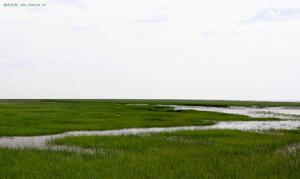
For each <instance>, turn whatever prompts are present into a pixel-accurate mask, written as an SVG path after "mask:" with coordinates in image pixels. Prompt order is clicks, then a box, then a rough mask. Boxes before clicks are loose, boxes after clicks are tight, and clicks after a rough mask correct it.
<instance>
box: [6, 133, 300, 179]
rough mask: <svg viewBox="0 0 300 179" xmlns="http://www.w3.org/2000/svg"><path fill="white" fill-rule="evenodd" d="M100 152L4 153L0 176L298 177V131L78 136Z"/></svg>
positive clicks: (78, 140) (74, 140)
mask: <svg viewBox="0 0 300 179" xmlns="http://www.w3.org/2000/svg"><path fill="white" fill-rule="evenodd" d="M54 142H55V143H56V144H69V145H78V146H81V147H86V148H96V149H98V153H96V154H72V153H66V152H45V151H34V150H25V151H19V150H7V149H0V171H1V172H0V178H299V176H300V170H299V169H300V153H299V151H297V150H288V146H289V145H291V144H299V142H300V133H299V132H297V131H293V132H284V131H280V132H272V133H270V134H258V133H250V132H239V131H189V132H176V133H162V134H155V135H150V136H118V137H117V136H115V137H109V136H107V137H79V138H78V137H76V138H71V137H70V138H65V139H59V140H57V141H54Z"/></svg>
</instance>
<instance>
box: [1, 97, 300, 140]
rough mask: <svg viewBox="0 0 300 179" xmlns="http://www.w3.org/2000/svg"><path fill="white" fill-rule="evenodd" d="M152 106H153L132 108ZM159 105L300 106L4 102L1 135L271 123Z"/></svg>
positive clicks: (129, 101)
mask: <svg viewBox="0 0 300 179" xmlns="http://www.w3.org/2000/svg"><path fill="white" fill-rule="evenodd" d="M128 104H149V105H128ZM157 104H184V105H207V106H230V105H234V106H251V105H255V106H281V105H285V106H300V103H274V102H247V101H245V102H242V101H227V102H226V101H196V100H195V101H191V100H0V136H16V135H22V136H24V135H41V134H53V133H61V132H64V131H74V130H106V129H120V128H132V127H161V126H188V125H209V124H213V123H214V122H215V121H228V120H230V121H234V120H241V121H246V120H270V119H253V118H249V117H246V116H237V115H230V114H218V113H213V112H197V111H180V112H176V111H174V110H173V109H172V108H168V107H159V106H157Z"/></svg>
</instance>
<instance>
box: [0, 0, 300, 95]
mask: <svg viewBox="0 0 300 179" xmlns="http://www.w3.org/2000/svg"><path fill="white" fill-rule="evenodd" d="M27 1H28V2H34V1H37V0H27ZM3 2H16V1H14V0H1V7H0V24H1V25H0V98H191V99H239V100H243V99H247V100H293V101H295V100H300V1H299V0H251V1H249V0H226V1H220V0H201V1H200V0H126V1H124V0H109V1H104V0H48V1H44V2H46V4H47V6H46V7H42V8H21V7H18V8H9V7H3V5H2V3H3ZM22 2H24V0H23V1H22ZM39 2H40V1H39Z"/></svg>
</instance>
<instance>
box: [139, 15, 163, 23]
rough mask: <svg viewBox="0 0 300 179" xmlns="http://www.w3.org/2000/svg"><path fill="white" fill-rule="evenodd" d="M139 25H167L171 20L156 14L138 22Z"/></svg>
mask: <svg viewBox="0 0 300 179" xmlns="http://www.w3.org/2000/svg"><path fill="white" fill-rule="evenodd" d="M138 22H139V23H167V22H169V18H168V17H167V16H166V15H163V14H155V15H152V16H149V17H145V18H142V19H140V20H138Z"/></svg>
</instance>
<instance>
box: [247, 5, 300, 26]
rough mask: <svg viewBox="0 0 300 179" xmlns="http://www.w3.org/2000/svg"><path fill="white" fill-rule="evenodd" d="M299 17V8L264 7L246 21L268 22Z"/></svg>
mask: <svg viewBox="0 0 300 179" xmlns="http://www.w3.org/2000/svg"><path fill="white" fill-rule="evenodd" d="M291 19H298V20H299V19H300V8H299V9H295V8H290V9H264V10H260V11H258V12H257V13H256V15H255V16H253V17H251V18H250V19H248V20H246V22H248V23H257V22H270V21H282V20H291Z"/></svg>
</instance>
